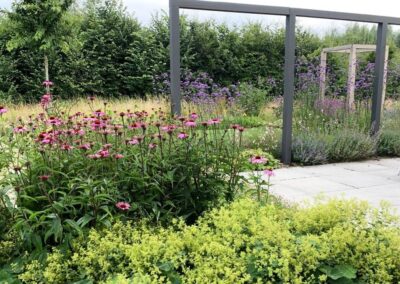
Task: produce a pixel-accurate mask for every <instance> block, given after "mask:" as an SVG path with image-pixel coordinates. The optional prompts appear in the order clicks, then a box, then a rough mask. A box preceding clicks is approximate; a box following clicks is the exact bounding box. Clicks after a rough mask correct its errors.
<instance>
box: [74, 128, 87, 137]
mask: <svg viewBox="0 0 400 284" xmlns="http://www.w3.org/2000/svg"><path fill="white" fill-rule="evenodd" d="M75 135H79V136H84V135H85V130H83V129H76V130H75Z"/></svg>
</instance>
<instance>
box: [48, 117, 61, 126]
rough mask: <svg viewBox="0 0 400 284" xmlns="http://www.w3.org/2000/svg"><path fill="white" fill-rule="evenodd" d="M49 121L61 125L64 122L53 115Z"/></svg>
mask: <svg viewBox="0 0 400 284" xmlns="http://www.w3.org/2000/svg"><path fill="white" fill-rule="evenodd" d="M47 123H48V124H51V125H55V126H59V125H61V124H62V120H61V119H59V118H57V117H54V116H51V117H50V118H49V119H48V120H47Z"/></svg>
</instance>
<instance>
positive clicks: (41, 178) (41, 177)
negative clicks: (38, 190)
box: [39, 175, 50, 181]
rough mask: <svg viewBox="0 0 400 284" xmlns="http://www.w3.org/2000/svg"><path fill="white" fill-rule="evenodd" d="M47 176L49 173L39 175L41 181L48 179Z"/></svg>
mask: <svg viewBox="0 0 400 284" xmlns="http://www.w3.org/2000/svg"><path fill="white" fill-rule="evenodd" d="M49 178H50V176H49V175H42V176H39V179H40V180H41V181H47V180H49Z"/></svg>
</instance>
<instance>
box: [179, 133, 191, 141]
mask: <svg viewBox="0 0 400 284" xmlns="http://www.w3.org/2000/svg"><path fill="white" fill-rule="evenodd" d="M188 137H189V135H187V134H186V133H184V132H181V133H179V134H178V139H182V140H183V139H186V138H188Z"/></svg>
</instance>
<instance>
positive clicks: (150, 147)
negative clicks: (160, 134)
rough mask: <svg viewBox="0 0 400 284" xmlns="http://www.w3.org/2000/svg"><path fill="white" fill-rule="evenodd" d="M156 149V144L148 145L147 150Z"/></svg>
mask: <svg viewBox="0 0 400 284" xmlns="http://www.w3.org/2000/svg"><path fill="white" fill-rule="evenodd" d="M156 147H157V144H156V143H150V144H149V149H154V148H156Z"/></svg>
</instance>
